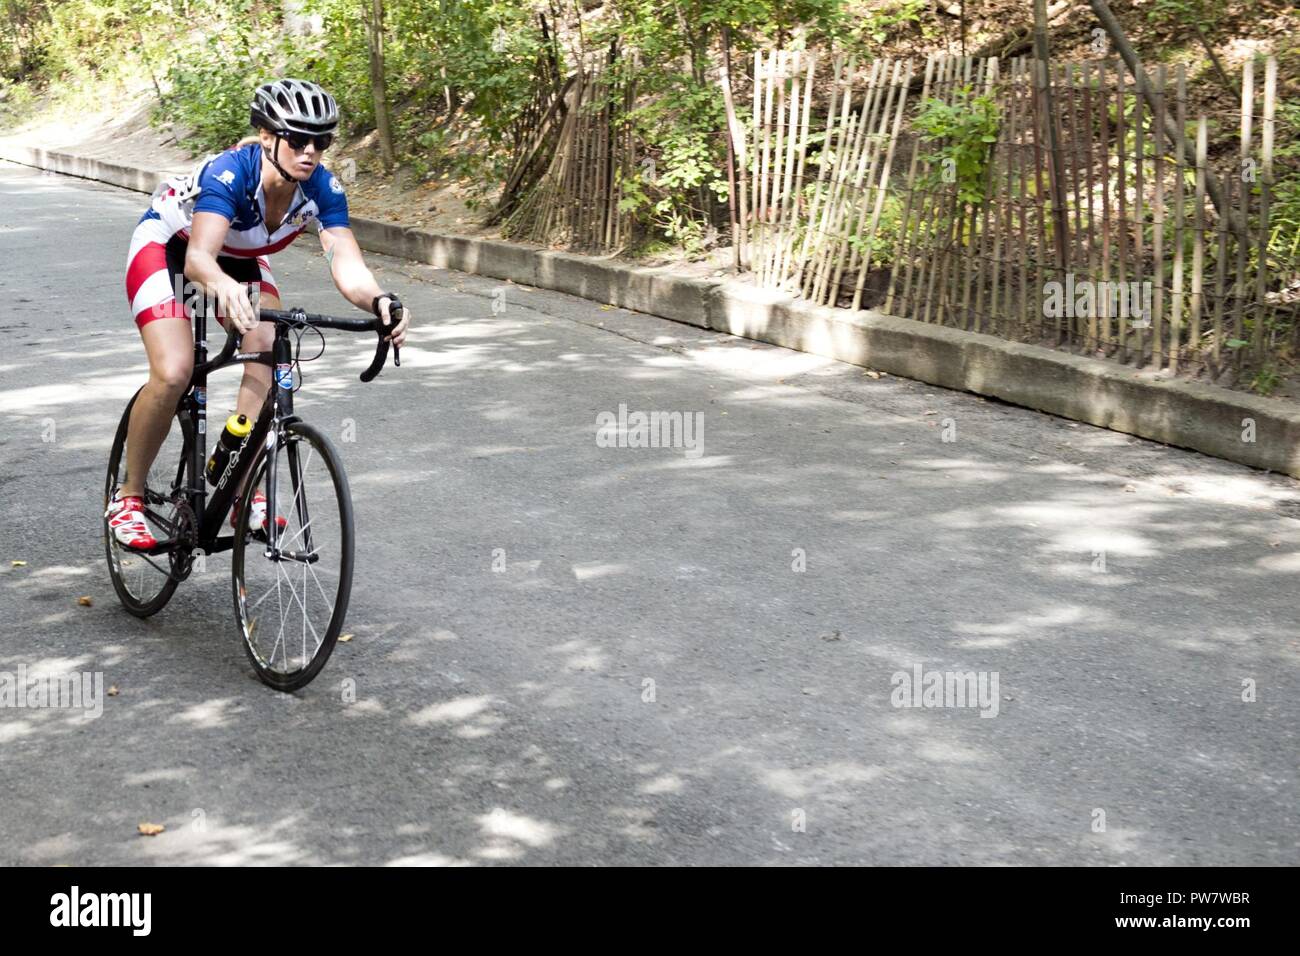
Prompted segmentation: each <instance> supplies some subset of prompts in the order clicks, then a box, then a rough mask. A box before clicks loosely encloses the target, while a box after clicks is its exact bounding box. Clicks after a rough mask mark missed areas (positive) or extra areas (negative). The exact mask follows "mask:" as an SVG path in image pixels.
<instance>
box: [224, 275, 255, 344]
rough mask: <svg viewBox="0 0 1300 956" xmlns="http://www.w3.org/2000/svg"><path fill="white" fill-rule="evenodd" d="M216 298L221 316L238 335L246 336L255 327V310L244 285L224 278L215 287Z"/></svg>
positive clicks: (227, 277)
mask: <svg viewBox="0 0 1300 956" xmlns="http://www.w3.org/2000/svg"><path fill="white" fill-rule="evenodd" d="M216 298H217V307H218V308H219V309H220V310H221V314H222V315H223V316H224V317H225V318H226V321H227V322H229V323H230V324H232V325H233V326H234V327H235V331H236V332H238V333H239V334H240V335H246V334H247V333H249V332H251V331H252V330H253V329H255V328H256V327H257V310H256V309H255V308H253V303H252V302H250V301H249V300H248V288H247V287H246V286H245V285H244V283H242V282H239V281H237V280H235V279H232V278H230V277H229V276H226V277H225V278H224V279H223V280H222V281H221V282H220V283H219V284H218V286H217V289H216Z"/></svg>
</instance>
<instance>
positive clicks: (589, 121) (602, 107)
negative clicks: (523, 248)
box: [503, 50, 636, 252]
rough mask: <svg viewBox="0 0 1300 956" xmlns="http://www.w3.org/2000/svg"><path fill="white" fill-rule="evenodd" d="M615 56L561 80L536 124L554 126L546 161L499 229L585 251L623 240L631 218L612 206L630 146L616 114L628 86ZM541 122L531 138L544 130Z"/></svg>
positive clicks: (624, 106)
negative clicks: (544, 116) (548, 109)
mask: <svg viewBox="0 0 1300 956" xmlns="http://www.w3.org/2000/svg"><path fill="white" fill-rule="evenodd" d="M617 55H618V54H617V51H614V50H611V51H610V53H609V54H608V55H607V56H606V57H604V58H603V59H602V60H600V61H597V62H594V63H592V64H591V65H589V66H588V67H587V68H585V69H582V70H579V71H578V72H576V73H574V74H573V75H572V76H571V77H569V79H568V80H567V81H566V82H565V83H564V85H563V87H562V91H561V93H560V95H559V96H558V97H557V98H556V104H555V109H554V110H553V111H552V112H551V114H550V117H548V118H547V120H546V121H545V123H544V124H543V127H544V126H545V124H546V123H553V124H555V125H556V126H557V130H556V132H555V134H554V143H553V146H552V147H551V148H550V149H549V150H548V151H547V160H548V162H547V165H546V167H545V170H544V172H542V173H541V174H540V176H538V178H537V181H536V183H535V184H534V185H533V186H532V188H531V189H528V190H527V191H526V192H525V193H524V194H523V195H522V197H521V198H520V199H518V201H517V204H516V205H515V208H514V210H513V211H512V212H511V213H510V215H509V217H508V218H506V220H505V223H504V227H503V232H504V233H505V235H507V236H509V237H511V238H517V239H525V240H528V241H531V242H538V243H542V244H544V245H563V246H567V247H569V248H573V249H577V250H582V251H588V252H608V251H613V250H617V249H619V248H621V247H622V246H623V245H625V244H626V242H627V240H628V237H629V235H630V231H631V221H630V216H629V214H628V213H627V212H625V211H621V210H620V209H619V204H620V201H621V199H622V196H623V183H624V182H626V181H627V179H628V177H629V176H630V175H631V173H632V170H633V160H634V156H635V144H634V142H633V140H632V135H631V130H630V128H629V124H627V123H626V122H625V121H624V120H625V117H626V116H627V114H628V113H629V112H630V111H631V109H632V106H633V103H634V102H635V95H636V91H635V85H634V83H633V82H632V81H630V80H628V79H626V78H619V76H618V71H616V70H615V69H614V66H615V64H614V61H615V59H616V58H617ZM555 117H562V118H560V119H558V120H557V119H555ZM543 127H539V130H538V138H539V140H540V139H541V138H542V137H544V136H546V135H548V130H547V129H545V128H543Z"/></svg>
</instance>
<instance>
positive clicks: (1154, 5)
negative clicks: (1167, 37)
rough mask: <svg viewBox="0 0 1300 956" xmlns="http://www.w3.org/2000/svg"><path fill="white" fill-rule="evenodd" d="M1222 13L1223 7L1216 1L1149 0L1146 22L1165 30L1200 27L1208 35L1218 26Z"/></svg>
mask: <svg viewBox="0 0 1300 956" xmlns="http://www.w3.org/2000/svg"><path fill="white" fill-rule="evenodd" d="M1223 11H1224V5H1223V4H1222V3H1220V2H1217V0H1150V5H1149V6H1148V7H1147V20H1148V21H1149V22H1150V23H1152V24H1153V25H1155V26H1158V27H1162V28H1164V29H1167V30H1172V31H1181V30H1185V29H1188V28H1191V27H1200V28H1201V29H1202V30H1203V31H1206V33H1207V34H1208V33H1209V31H1211V30H1213V29H1214V28H1215V27H1216V26H1217V25H1218V22H1219V18H1220V17H1221V16H1222V15H1223Z"/></svg>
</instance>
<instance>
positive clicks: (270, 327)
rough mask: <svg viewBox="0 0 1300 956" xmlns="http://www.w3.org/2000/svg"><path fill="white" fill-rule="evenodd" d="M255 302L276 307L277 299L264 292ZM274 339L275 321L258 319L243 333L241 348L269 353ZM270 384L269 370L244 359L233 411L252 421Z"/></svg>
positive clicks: (266, 307) (278, 303) (272, 307)
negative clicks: (241, 378)
mask: <svg viewBox="0 0 1300 956" xmlns="http://www.w3.org/2000/svg"><path fill="white" fill-rule="evenodd" d="M257 304H258V306H259V307H260V308H263V309H279V308H280V307H281V306H280V300H279V299H278V298H276V297H275V296H273V295H267V294H266V293H265V292H263V293H262V294H261V296H260V297H259V298H258V301H257ZM274 342H275V323H274V322H259V323H257V328H255V329H253V331H251V332H249V333H248V334H247V335H245V336H244V340H243V345H242V348H243V350H244V351H245V352H269V351H271V347H272V345H273V344H274ZM270 387H271V369H270V368H269V367H268V366H265V365H258V364H257V363H255V362H248V363H246V364H245V365H244V378H243V381H241V382H240V383H239V398H238V399H237V400H236V401H235V410H236V412H237V413H238V414H240V415H247V416H248V417H249V418H250V419H252V420H253V421H256V420H257V416H258V415H259V414H261V411H262V403H263V402H265V401H266V393H267V390H268V389H269V388H270Z"/></svg>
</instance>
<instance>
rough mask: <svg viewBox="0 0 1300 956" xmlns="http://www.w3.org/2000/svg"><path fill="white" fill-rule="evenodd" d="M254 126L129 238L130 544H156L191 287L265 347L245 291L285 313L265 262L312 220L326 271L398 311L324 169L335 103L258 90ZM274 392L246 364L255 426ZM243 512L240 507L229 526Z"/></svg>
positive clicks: (349, 293)
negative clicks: (156, 512)
mask: <svg viewBox="0 0 1300 956" xmlns="http://www.w3.org/2000/svg"><path fill="white" fill-rule="evenodd" d="M251 120H252V125H253V126H254V127H255V128H256V129H257V135H256V136H252V137H248V138H247V139H244V140H241V141H240V142H239V143H237V144H236V145H235V146H234V147H232V148H231V149H228V150H226V151H225V152H224V153H220V154H219V155H217V156H214V157H211V158H210V159H208V160H207V161H206V162H205V163H204V164H203V166H202V167H201V168H200V169H199V170H198V171H197V172H196V173H195V174H193V175H191V176H187V177H181V178H179V179H175V180H170V181H168V182H166V183H164V184H163V185H162V186H161V187H159V189H158V191H157V192H155V193H154V197H153V200H152V202H151V203H150V207H149V209H148V211H147V212H145V214H144V216H143V217H142V218H141V219H140V222H139V224H138V225H137V226H136V228H135V233H134V234H133V235H132V237H131V251H130V253H129V255H128V256H127V268H126V296H127V299H128V300H129V301H130V303H131V313H132V315H134V316H135V324H136V325H137V326H138V327H139V329H140V337H141V338H142V339H144V348H145V352H146V353H148V356H149V381H148V383H147V384H146V385H145V386H144V389H143V390H142V391H141V392H140V395H139V397H138V398H137V399H136V402H135V408H134V410H133V411H132V412H131V422H130V425H129V430H128V432H127V444H126V449H127V472H126V481H124V482H123V483H122V487H121V488H120V489H119V491H118V492H117V494H116V495H115V496H114V497H113V500H112V502H111V503H110V504H109V508H108V518H109V526H110V527H111V528H112V530H113V534H114V535H115V536H116V538H117V540H118V541H119V542H121V543H122V544H123V545H125V546H127V547H129V548H137V549H147V548H151V547H153V545H154V544H155V543H156V542H155V539H154V536H153V534H152V533H151V532H150V530H149V527H148V525H146V524H145V521H144V514H143V509H144V503H143V501H142V499H141V495H142V494H143V493H144V481H145V476H146V475H147V474H148V472H149V467H150V465H152V464H153V459H154V457H155V456H156V455H157V454H158V449H159V448H160V447H161V446H162V443H163V441H164V440H165V439H166V437H167V432H168V430H169V429H170V427H171V421H172V417H173V416H174V415H175V413H176V404H177V402H178V401H179V400H180V398H181V396H182V395H183V394H184V393H185V390H186V389H187V388H188V387H189V382H190V373H191V372H192V371H193V368H194V336H193V333H192V332H191V330H190V317H189V314H188V313H187V312H186V309H185V304H186V302H187V300H189V299H190V298H191V296H189V295H187V293H186V291H185V290H186V280H187V279H188V280H189V282H190V283H191V286H190V288H191V289H193V291H194V292H195V293H198V294H202V295H203V296H205V297H206V298H207V301H209V302H215V304H216V307H217V315H218V318H219V320H224V321H229V322H231V323H233V324H234V326H235V328H236V329H237V330H238V331H239V332H241V333H243V335H244V339H243V347H244V350H245V351H264V350H268V349H270V348H271V345H272V341H273V338H274V333H275V330H274V327H273V326H272V325H271V324H270V323H267V324H265V325H262V324H260V323H259V322H258V320H257V311H256V308H255V307H254V305H253V304H252V303H251V302H250V301H249V291H248V290H249V289H250V288H256V289H257V290H258V295H257V301H258V304H259V305H261V306H265V307H266V308H269V309H279V308H281V305H280V294H279V291H278V290H277V288H276V285H275V279H274V278H273V277H272V275H271V270H270V266H269V264H268V262H267V257H268V256H270V255H271V254H272V253H274V252H279V251H280V250H281V249H283V248H284V247H285V246H287V245H289V243H291V242H293V240H294V239H295V238H297V236H298V234H299V233H301V232H302V231H303V230H304V229H305V228H306V227H307V224H308V223H309V222H311V221H312V220H313V219H315V220H316V221H317V222H318V223H319V225H320V243H321V248H322V249H323V250H324V252H325V258H326V261H327V262H328V263H329V266H330V274H331V276H332V277H333V279H334V285H335V286H336V287H337V288H338V290H339V292H340V293H342V295H343V297H344V298H345V299H347V300H348V301H349V302H351V303H352V304H353V305H355V306H357V307H358V308H361V309H365V310H367V311H371V312H374V313H375V314H376V315H378V316H379V317H380V318H381V319H382V320H383V321H384V323H385V324H390V323H391V322H392V317H391V316H392V309H394V308H395V307H397V306H400V305H401V303H400V302H398V300H397V297H396V296H394V295H391V294H390V293H387V292H384V291H383V290H382V289H381V288H379V285H378V284H377V283H376V282H375V277H374V276H373V275H372V274H371V272H370V270H369V269H367V268H366V264H365V261H364V260H363V259H362V257H361V249H360V247H359V246H358V245H357V241H356V238H355V237H354V236H353V235H352V230H351V229H350V228H349V227H348V203H347V197H346V196H345V195H344V193H343V186H342V184H341V183H340V182H339V181H338V180H337V179H336V178H335V177H334V176H333V175H332V174H331V173H330V172H329V170H327V169H326V168H325V167H324V166H322V165H321V164H320V158H321V154H322V153H324V152H325V150H327V149H328V148H329V146H330V143H331V142H333V139H334V131H335V130H336V129H337V128H338V120H339V114H338V106H337V104H336V103H335V102H334V97H332V96H330V95H329V94H328V93H326V92H325V91H324V90H323V89H321V87H319V86H317V85H316V84H315V83H310V82H307V81H305V80H293V79H284V80H277V81H276V82H274V83H267V84H265V85H263V86H260V87H258V89H257V92H256V94H255V95H254V97H253V103H252V108H251ZM399 315H400V321H399V322H398V323H397V324H396V325H395V326H394V328H393V331H392V334H391V335H389V336H388V338H389V339H390V340H391V341H392V342H393V344H395V345H399V346H400V345H401V344H402V341H403V339H404V338H405V336H406V328H407V326H408V325H409V323H410V319H411V313H410V310H409V309H403V310H402V311H401V312H400V313H399ZM223 324H224V322H223ZM270 384H271V369H269V368H267V367H266V366H264V365H258V364H255V363H248V364H246V365H245V366H244V379H243V381H242V382H241V384H240V388H239V398H238V402H237V411H238V412H239V413H240V414H243V415H247V416H248V417H249V418H256V417H257V415H258V412H259V411H260V409H261V407H262V403H263V400H264V399H265V398H266V393H267V389H268V388H269V387H270ZM252 509H253V514H252V523H253V526H254V527H257V526H259V525H262V526H264V525H265V524H266V499H265V496H264V495H263V494H262V492H260V491H255V492H254V496H253V501H252ZM238 511H239V503H238V501H236V502H235V508H234V511H233V512H232V514H231V523H232V524H233V523H234V516H235V514H237V513H238ZM281 520H283V519H281Z"/></svg>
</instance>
